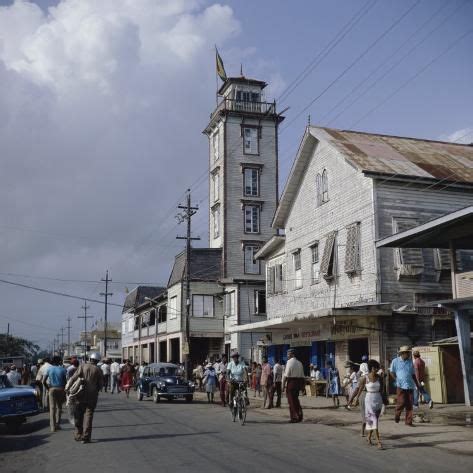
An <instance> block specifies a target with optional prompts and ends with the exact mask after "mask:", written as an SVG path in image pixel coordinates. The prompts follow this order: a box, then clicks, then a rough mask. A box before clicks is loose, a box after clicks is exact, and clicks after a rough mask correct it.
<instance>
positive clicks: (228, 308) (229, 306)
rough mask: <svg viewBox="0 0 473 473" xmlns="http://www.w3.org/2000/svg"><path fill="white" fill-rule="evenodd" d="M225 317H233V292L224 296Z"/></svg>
mask: <svg viewBox="0 0 473 473" xmlns="http://www.w3.org/2000/svg"><path fill="white" fill-rule="evenodd" d="M225 315H228V316H229V317H231V316H233V315H235V291H232V292H227V293H226V294H225Z"/></svg>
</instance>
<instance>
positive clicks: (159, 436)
mask: <svg viewBox="0 0 473 473" xmlns="http://www.w3.org/2000/svg"><path fill="white" fill-rule="evenodd" d="M214 434H220V432H195V433H190V434H154V435H136V436H134V437H130V436H126V437H113V438H109V439H100V440H97V443H108V442H120V441H129V440H159V439H168V438H173V437H187V436H194V435H214ZM94 443H95V442H94Z"/></svg>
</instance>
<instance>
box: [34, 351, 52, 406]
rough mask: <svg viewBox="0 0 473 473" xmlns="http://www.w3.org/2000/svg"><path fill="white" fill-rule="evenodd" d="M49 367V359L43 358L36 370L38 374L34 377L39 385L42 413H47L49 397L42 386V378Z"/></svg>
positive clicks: (43, 385)
mask: <svg viewBox="0 0 473 473" xmlns="http://www.w3.org/2000/svg"><path fill="white" fill-rule="evenodd" d="M50 366H52V365H51V359H50V358H45V359H44V360H43V364H42V365H41V367H40V368H39V370H38V374H37V375H36V379H37V380H38V381H39V382H40V383H41V403H42V406H43V410H44V411H49V396H48V390H47V386H45V384H44V377H45V376H46V373H47V371H48V369H49V367H50Z"/></svg>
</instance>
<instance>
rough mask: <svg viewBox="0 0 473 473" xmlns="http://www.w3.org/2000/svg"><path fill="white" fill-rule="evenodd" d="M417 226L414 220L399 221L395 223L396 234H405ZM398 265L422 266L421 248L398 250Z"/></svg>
mask: <svg viewBox="0 0 473 473" xmlns="http://www.w3.org/2000/svg"><path fill="white" fill-rule="evenodd" d="M417 225H418V223H417V221H416V220H415V219H399V220H397V221H396V227H397V233H400V232H405V231H406V230H410V229H411V228H414V227H416V226H417ZM400 263H401V264H402V265H410V266H416V267H423V266H424V258H423V256H422V249H421V248H400Z"/></svg>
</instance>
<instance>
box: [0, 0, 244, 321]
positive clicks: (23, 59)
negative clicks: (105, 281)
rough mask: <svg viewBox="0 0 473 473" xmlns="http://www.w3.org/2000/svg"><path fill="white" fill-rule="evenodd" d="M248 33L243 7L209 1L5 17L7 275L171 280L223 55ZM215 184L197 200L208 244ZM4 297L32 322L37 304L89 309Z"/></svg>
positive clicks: (135, 2) (2, 245)
mask: <svg viewBox="0 0 473 473" xmlns="http://www.w3.org/2000/svg"><path fill="white" fill-rule="evenodd" d="M239 32H240V24H239V22H238V20H237V19H236V18H235V15H234V12H233V11H232V9H231V8H230V7H228V6H225V5H221V4H217V3H215V4H209V3H203V2H201V1H189V0H159V1H158V0H100V1H99V2H98V1H97V0H63V1H61V2H60V3H58V5H57V6H53V7H50V8H49V9H48V10H45V9H41V8H39V7H38V6H37V5H36V4H34V3H30V2H27V1H18V0H17V1H15V2H14V3H13V4H12V5H10V6H7V7H0V83H1V84H2V87H1V88H0V156H1V160H2V170H1V174H0V215H1V216H2V218H1V221H0V259H1V261H2V270H3V271H11V272H16V273H27V274H36V275H50V276H57V275H61V276H65V277H76V278H77V277H84V276H87V277H90V276H91V275H96V277H98V276H99V275H100V274H103V273H104V270H105V269H106V268H107V267H110V268H111V270H112V277H114V278H115V279H121V280H130V279H132V280H146V281H150V280H151V281H166V279H167V276H168V273H169V270H170V263H171V262H172V259H173V255H174V254H175V253H176V251H177V250H178V249H179V248H180V246H182V242H176V241H175V235H176V233H177V232H176V229H175V222H174V221H173V215H174V213H175V212H174V209H175V206H176V205H177V203H178V202H177V200H178V197H179V195H180V194H181V192H183V191H185V189H186V188H187V186H188V185H189V184H190V183H192V182H193V181H195V179H196V178H197V177H199V176H201V175H202V173H204V174H205V169H206V167H207V159H208V158H207V153H208V144H207V141H206V138H205V137H204V136H203V135H202V134H201V130H202V129H203V128H204V126H205V125H206V121H207V120H208V116H209V113H210V111H211V109H212V107H213V106H214V97H215V95H214V94H215V64H214V53H213V47H214V44H218V45H219V46H220V47H221V49H222V50H225V47H226V45H227V44H228V43H229V42H230V41H231V40H232V38H235V37H236V36H237V35H238V34H239ZM203 182H204V184H203V185H202V186H200V187H199V188H198V189H195V190H194V191H193V192H194V197H195V199H197V200H200V201H201V202H202V204H201V205H203V209H202V210H201V211H200V212H199V214H198V216H197V217H196V221H195V224H196V226H195V228H196V231H198V232H199V233H201V235H202V236H203V240H204V242H205V231H206V230H207V223H206V219H207V215H206V210H205V199H206V194H207V187H206V185H205V179H204V181H203ZM29 282H31V281H29ZM47 286H49V287H51V284H50V283H48V284H47ZM58 288H59V289H60V287H56V288H55V289H58ZM68 290H69V292H75V293H80V294H86V295H88V296H89V297H92V293H90V291H92V292H93V291H94V288H92V289H91V288H90V287H88V288H87V287H68ZM96 290H97V289H96ZM98 290H103V288H99V289H98ZM117 292H118V293H117ZM119 292H120V290H119V291H116V294H115V297H114V301H115V302H118V303H121V302H122V300H123V299H122V298H121V297H120V294H119ZM89 293H90V295H89ZM0 296H1V297H2V300H3V301H4V303H3V304H2V305H3V313H5V312H7V313H13V314H18V316H19V317H23V320H24V317H25V314H30V313H31V312H32V307H36V306H40V307H41V308H42V309H41V313H45V314H47V313H67V311H70V310H71V307H76V306H77V307H79V305H80V304H79V305H78V304H76V303H74V302H72V303H71V304H73V305H72V306H71V305H67V304H69V303H68V302H67V300H66V301H63V300H60V299H57V298H51V299H41V297H44V296H41V295H36V294H31V295H30V294H29V293H25V292H24V291H23V290H19V289H18V290H16V289H14V290H12V289H11V288H8V289H7V288H5V287H0ZM95 296H96V295H95ZM117 296H118V297H117ZM74 304H75V305H74ZM97 310H98V311H102V308H100V307H98V308H97ZM33 311H34V312H35V313H36V315H37V316H38V317H43V316H42V315H40V314H39V313H38V311H36V310H33ZM0 315H1V314H0ZM115 315H116V316H117V314H115Z"/></svg>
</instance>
